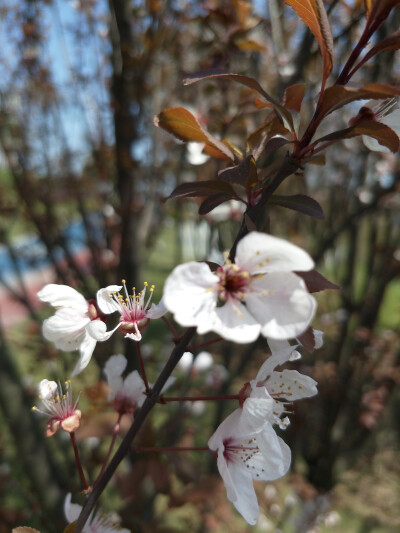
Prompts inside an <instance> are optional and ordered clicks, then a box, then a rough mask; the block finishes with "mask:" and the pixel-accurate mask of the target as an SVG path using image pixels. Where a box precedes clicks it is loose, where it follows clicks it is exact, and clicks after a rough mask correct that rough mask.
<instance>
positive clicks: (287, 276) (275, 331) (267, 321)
mask: <svg viewBox="0 0 400 533" xmlns="http://www.w3.org/2000/svg"><path fill="white" fill-rule="evenodd" d="M251 289H252V292H250V293H248V294H247V296H246V305H247V307H248V309H249V311H250V313H251V314H252V315H253V316H254V317H255V318H256V319H257V320H258V321H259V322H260V324H261V326H262V328H261V333H262V334H263V335H264V336H265V337H270V338H271V339H289V338H292V337H296V336H297V335H300V334H301V333H303V331H304V330H305V329H307V327H308V326H309V324H310V322H311V320H312V319H313V317H314V313H315V309H316V302H315V299H314V298H313V296H311V295H310V294H309V293H308V291H307V289H306V287H305V284H304V281H303V280H302V279H301V278H300V277H299V276H296V274H293V273H292V272H282V273H279V272H273V273H271V274H267V275H265V276H263V277H262V278H256V279H254V280H253V281H252V283H251Z"/></svg>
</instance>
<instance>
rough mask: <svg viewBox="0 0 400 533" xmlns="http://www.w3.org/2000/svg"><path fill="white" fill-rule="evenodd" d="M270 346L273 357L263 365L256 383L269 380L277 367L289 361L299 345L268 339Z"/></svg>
mask: <svg viewBox="0 0 400 533" xmlns="http://www.w3.org/2000/svg"><path fill="white" fill-rule="evenodd" d="M268 345H269V347H270V349H271V356H270V357H268V359H267V360H266V361H264V363H263V364H262V366H261V368H260V370H259V371H258V373H257V376H256V379H255V381H264V380H265V379H267V377H268V376H270V375H271V373H272V372H273V370H274V369H275V367H276V366H278V365H283V364H284V363H286V362H287V361H289V359H290V356H291V355H292V353H293V351H295V349H296V347H297V346H298V344H296V345H294V346H291V345H290V344H289V343H288V341H286V340H283V341H277V340H274V339H268Z"/></svg>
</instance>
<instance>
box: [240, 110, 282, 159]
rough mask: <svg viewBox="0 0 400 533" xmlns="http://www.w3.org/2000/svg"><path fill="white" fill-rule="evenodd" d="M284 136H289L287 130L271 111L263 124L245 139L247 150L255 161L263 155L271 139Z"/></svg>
mask: <svg viewBox="0 0 400 533" xmlns="http://www.w3.org/2000/svg"><path fill="white" fill-rule="evenodd" d="M285 134H290V132H289V130H287V129H286V128H285V127H284V126H283V125H282V123H281V121H280V120H279V119H278V117H277V116H276V114H275V113H274V112H273V111H272V112H271V113H270V114H269V115H268V117H267V120H266V121H265V122H264V124H263V125H262V126H260V127H259V128H258V129H257V130H256V131H254V132H253V133H252V134H251V135H249V137H248V138H247V146H248V150H249V151H250V152H251V153H252V154H253V156H254V159H255V160H257V159H258V158H259V157H260V156H261V155H262V154H263V152H264V150H265V147H266V145H267V143H268V142H269V140H270V139H271V138H272V137H274V136H275V135H285Z"/></svg>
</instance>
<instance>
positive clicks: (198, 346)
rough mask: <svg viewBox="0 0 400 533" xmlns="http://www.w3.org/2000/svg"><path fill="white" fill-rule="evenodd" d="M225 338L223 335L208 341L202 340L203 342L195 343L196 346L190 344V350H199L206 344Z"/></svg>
mask: <svg viewBox="0 0 400 533" xmlns="http://www.w3.org/2000/svg"><path fill="white" fill-rule="evenodd" d="M222 340H223V339H222V338H221V337H218V338H217V339H212V340H210V341H207V342H202V343H201V344H195V345H194V346H193V345H192V346H188V350H189V352H194V351H195V350H199V349H200V348H204V346H209V345H210V344H214V343H216V342H220V341H222Z"/></svg>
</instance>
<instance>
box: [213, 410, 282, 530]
mask: <svg viewBox="0 0 400 533" xmlns="http://www.w3.org/2000/svg"><path fill="white" fill-rule="evenodd" d="M246 402H247V400H246ZM246 402H245V403H244V406H245V405H246ZM268 410H269V407H268V406H266V405H265V404H264V405H262V406H261V408H260V409H259V412H258V415H256V414H254V417H253V419H252V420H253V424H252V429H251V430H249V427H248V424H247V422H246V416H247V413H246V411H243V410H242V409H237V410H236V411H234V412H233V413H232V414H231V415H229V416H228V418H226V419H225V420H224V421H223V422H222V424H221V425H220V426H219V427H218V428H217V430H216V431H215V433H214V434H213V435H212V437H211V438H210V440H209V441H208V446H209V447H210V449H211V450H213V451H215V452H216V454H217V465H218V470H219V472H220V474H221V477H222V479H223V481H224V484H225V488H226V492H227V497H228V499H229V500H230V501H231V502H232V503H233V504H234V506H235V507H236V509H237V510H238V512H239V513H240V514H241V515H242V516H243V518H244V519H245V520H246V521H247V522H248V523H249V524H251V525H254V524H255V523H256V522H257V518H258V515H259V512H260V510H259V507H258V502H257V496H256V493H255V491H254V486H253V480H260V481H273V480H275V479H278V478H280V477H282V476H284V475H285V474H286V472H287V471H288V469H289V466H290V460H291V453H290V449H289V447H288V446H287V445H286V444H285V443H284V441H283V440H282V439H281V438H280V437H278V436H277V435H276V433H275V431H274V429H273V427H272V425H271V424H270V423H269V422H268V421H267V416H268Z"/></svg>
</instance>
